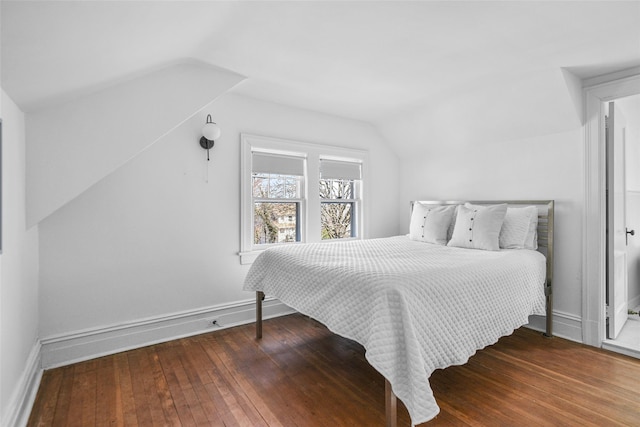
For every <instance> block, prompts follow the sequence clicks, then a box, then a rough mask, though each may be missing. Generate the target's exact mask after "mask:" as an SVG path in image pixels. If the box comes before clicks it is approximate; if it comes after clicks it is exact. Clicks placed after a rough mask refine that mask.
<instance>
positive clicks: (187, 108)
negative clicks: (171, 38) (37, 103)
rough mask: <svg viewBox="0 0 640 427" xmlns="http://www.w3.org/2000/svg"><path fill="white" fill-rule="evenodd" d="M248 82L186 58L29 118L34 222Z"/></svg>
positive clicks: (29, 207) (29, 173)
mask: <svg viewBox="0 0 640 427" xmlns="http://www.w3.org/2000/svg"><path fill="white" fill-rule="evenodd" d="M242 79H243V77H242V76H239V75H237V74H235V73H231V72H229V71H226V70H222V69H220V68H217V67H212V66H210V65H205V64H201V63H199V62H195V61H185V62H181V63H177V64H173V65H170V66H166V67H164V68H161V69H159V70H155V71H152V72H148V73H146V74H144V75H143V76H138V77H137V78H133V79H129V80H126V81H124V82H121V83H120V84H114V85H112V86H110V87H108V88H106V89H102V90H100V91H98V92H96V93H92V94H90V95H87V96H84V97H81V98H78V99H74V100H70V101H67V102H65V103H63V104H61V105H56V106H54V107H51V108H46V109H43V110H38V111H35V112H29V113H28V114H27V128H28V133H27V156H28V158H29V162H28V163H27V223H28V224H29V225H33V224H37V223H38V222H40V221H41V220H42V219H43V218H45V217H46V216H47V215H49V214H50V213H52V212H53V211H55V210H56V209H58V208H59V207H60V206H63V205H64V204H65V203H67V202H68V201H69V200H72V199H73V198H74V197H76V196H77V195H78V194H81V193H82V192H84V191H85V190H86V189H87V188H89V187H90V186H91V185H93V184H95V183H96V182H98V181H99V180H100V179H102V178H103V177H105V176H107V175H109V174H110V173H111V172H113V171H114V170H116V169H117V168H118V167H120V166H121V165H122V164H124V163H125V162H127V161H128V160H130V159H131V158H133V157H135V156H136V155H137V154H138V153H140V152H141V151H143V150H144V149H146V148H147V147H149V146H151V145H153V144H154V143H155V142H156V141H157V140H158V138H160V137H162V136H163V135H165V134H166V133H167V132H169V131H171V130H172V129H173V128H175V127H176V126H177V125H179V124H180V123H182V122H183V121H184V120H186V119H188V118H189V117H191V116H192V115H193V114H195V113H196V112H198V111H200V110H201V109H202V108H203V107H204V106H205V105H207V104H208V103H210V102H211V100H213V99H215V98H216V97H217V96H218V95H220V94H221V93H224V92H226V91H227V90H228V89H229V88H231V87H233V86H234V85H236V84H237V83H238V82H239V81H241V80H242Z"/></svg>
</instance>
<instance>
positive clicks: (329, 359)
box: [29, 315, 640, 427]
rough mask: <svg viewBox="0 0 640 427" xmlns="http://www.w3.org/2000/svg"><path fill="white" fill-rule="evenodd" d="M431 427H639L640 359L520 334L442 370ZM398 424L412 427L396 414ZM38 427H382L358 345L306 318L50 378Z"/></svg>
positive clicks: (376, 390)
mask: <svg viewBox="0 0 640 427" xmlns="http://www.w3.org/2000/svg"><path fill="white" fill-rule="evenodd" d="M431 386H432V388H433V391H434V395H435V397H436V400H437V401H438V404H439V406H440V408H441V413H440V414H439V415H438V417H437V418H435V419H434V420H432V421H431V422H429V423H425V424H423V426H429V427H431V426H445V425H446V426H465V425H469V426H560V425H564V426H573V425H575V426H616V425H620V426H623V425H624V426H632V425H640V360H638V359H633V358H629V357H626V356H622V355H618V354H615V353H610V352H606V351H603V350H599V349H595V348H592V347H587V346H583V345H580V344H576V343H572V342H569V341H566V340H562V339H560V338H554V339H551V340H549V339H545V338H543V337H541V335H540V334H539V333H537V332H534V331H531V330H528V329H525V328H521V329H520V330H518V331H516V332H515V333H514V334H513V335H512V336H509V337H504V338H502V339H501V340H500V341H499V342H498V343H497V344H496V345H493V346H491V347H488V348H486V349H484V350H482V351H480V352H478V353H477V354H476V355H475V356H473V357H472V358H471V359H470V360H469V362H468V363H467V364H465V365H462V366H456V367H450V368H447V369H445V370H439V371H436V372H435V373H434V374H433V375H432V377H431ZM398 406H399V408H398V413H399V415H398V417H399V420H398V425H399V426H409V425H410V421H409V417H408V415H407V413H406V410H405V409H404V406H403V405H402V404H401V403H400V402H399V404H398ZM29 425H30V426H106V425H115V426H165V425H168V426H179V425H182V426H195V425H201V426H284V427H288V426H383V425H384V380H383V378H382V377H381V376H380V375H379V374H378V373H377V372H376V371H375V370H374V369H373V368H372V367H371V366H369V364H368V363H367V362H366V360H365V359H364V352H363V349H362V347H361V346H360V345H358V344H356V343H355V342H353V341H349V340H346V339H344V338H341V337H339V336H337V335H334V334H332V333H330V332H329V331H328V330H327V329H326V328H325V327H324V326H322V325H320V324H319V323H317V322H315V321H313V320H310V319H308V318H305V317H303V316H301V315H291V316H285V317H281V318H277V319H272V320H267V321H265V323H264V337H263V339H262V340H261V341H256V340H255V339H254V325H253V324H251V325H245V326H240V327H236V328H232V329H226V330H220V331H215V332H212V333H208V334H204V335H198V336H194V337H190V338H184V339H179V340H175V341H171V342H168V343H164V344H158V345H154V346H150V347H145V348H141V349H137V350H132V351H128V352H124V353H119V354H116V355H112V356H107V357H102V358H99V359H95V360H91V361H87V362H82V363H77V364H74V365H71V366H65V367H62V368H57V369H52V370H48V371H46V372H45V373H44V375H43V378H42V382H41V385H40V389H39V391H38V395H37V397H36V401H35V404H34V408H33V411H32V413H31V417H30V419H29Z"/></svg>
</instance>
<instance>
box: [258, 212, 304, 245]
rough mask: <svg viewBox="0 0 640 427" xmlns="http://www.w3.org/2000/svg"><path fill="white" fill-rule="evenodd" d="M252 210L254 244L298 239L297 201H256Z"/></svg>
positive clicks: (295, 240) (296, 240)
mask: <svg viewBox="0 0 640 427" xmlns="http://www.w3.org/2000/svg"><path fill="white" fill-rule="evenodd" d="M253 212H254V213H253V224H254V227H253V236H254V237H253V243H254V244H258V245H260V244H266V243H287V242H298V241H300V237H299V231H298V203H297V202H292V203H274V202H256V203H254V209H253Z"/></svg>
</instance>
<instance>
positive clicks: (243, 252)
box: [238, 133, 369, 264]
mask: <svg viewBox="0 0 640 427" xmlns="http://www.w3.org/2000/svg"><path fill="white" fill-rule="evenodd" d="M240 143H241V155H240V252H239V253H238V255H239V257H240V263H241V264H251V263H252V262H253V261H254V260H255V258H256V257H257V256H258V255H259V254H260V253H261V252H262V251H264V250H265V249H266V248H267V247H269V246H273V245H282V244H298V243H318V242H342V241H345V240H354V239H364V238H367V235H368V230H367V222H366V220H365V219H366V217H367V212H368V210H369V209H368V208H367V200H368V198H367V197H365V196H366V193H365V186H366V183H367V182H368V181H369V180H368V157H369V153H368V151H366V150H358V149H351V148H344V147H336V146H331V145H322V144H315V143H308V142H301V141H294V140H286V139H280V138H272V137H265V136H258V135H251V134H245V133H242V134H240ZM254 151H255V152H263V153H270V154H280V155H286V156H299V157H303V158H305V159H306V161H305V169H304V177H303V179H302V181H303V184H302V187H303V188H302V189H301V194H300V196H301V200H300V202H299V203H300V213H299V216H300V218H299V221H300V224H299V227H300V242H292V243H275V244H268V245H264V244H262V245H256V244H254V243H253V191H252V172H253V170H252V155H253V152H254ZM320 159H333V160H339V161H347V162H357V163H360V165H361V174H362V178H361V180H360V182H359V189H358V190H359V198H358V199H357V200H354V202H355V203H357V204H358V205H357V206H356V218H355V223H356V228H357V230H356V236H357V237H351V238H343V239H327V240H322V236H321V220H320V209H321V202H322V200H325V199H321V198H320V192H319V186H320ZM296 200H298V199H296ZM350 200H351V199H350Z"/></svg>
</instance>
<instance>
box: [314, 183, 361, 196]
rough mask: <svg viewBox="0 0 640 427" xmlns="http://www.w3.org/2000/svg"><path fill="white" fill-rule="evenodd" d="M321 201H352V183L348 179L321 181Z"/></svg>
mask: <svg viewBox="0 0 640 427" xmlns="http://www.w3.org/2000/svg"><path fill="white" fill-rule="evenodd" d="M320 198H321V199H352V198H354V197H353V181H352V180H348V179H321V180H320Z"/></svg>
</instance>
